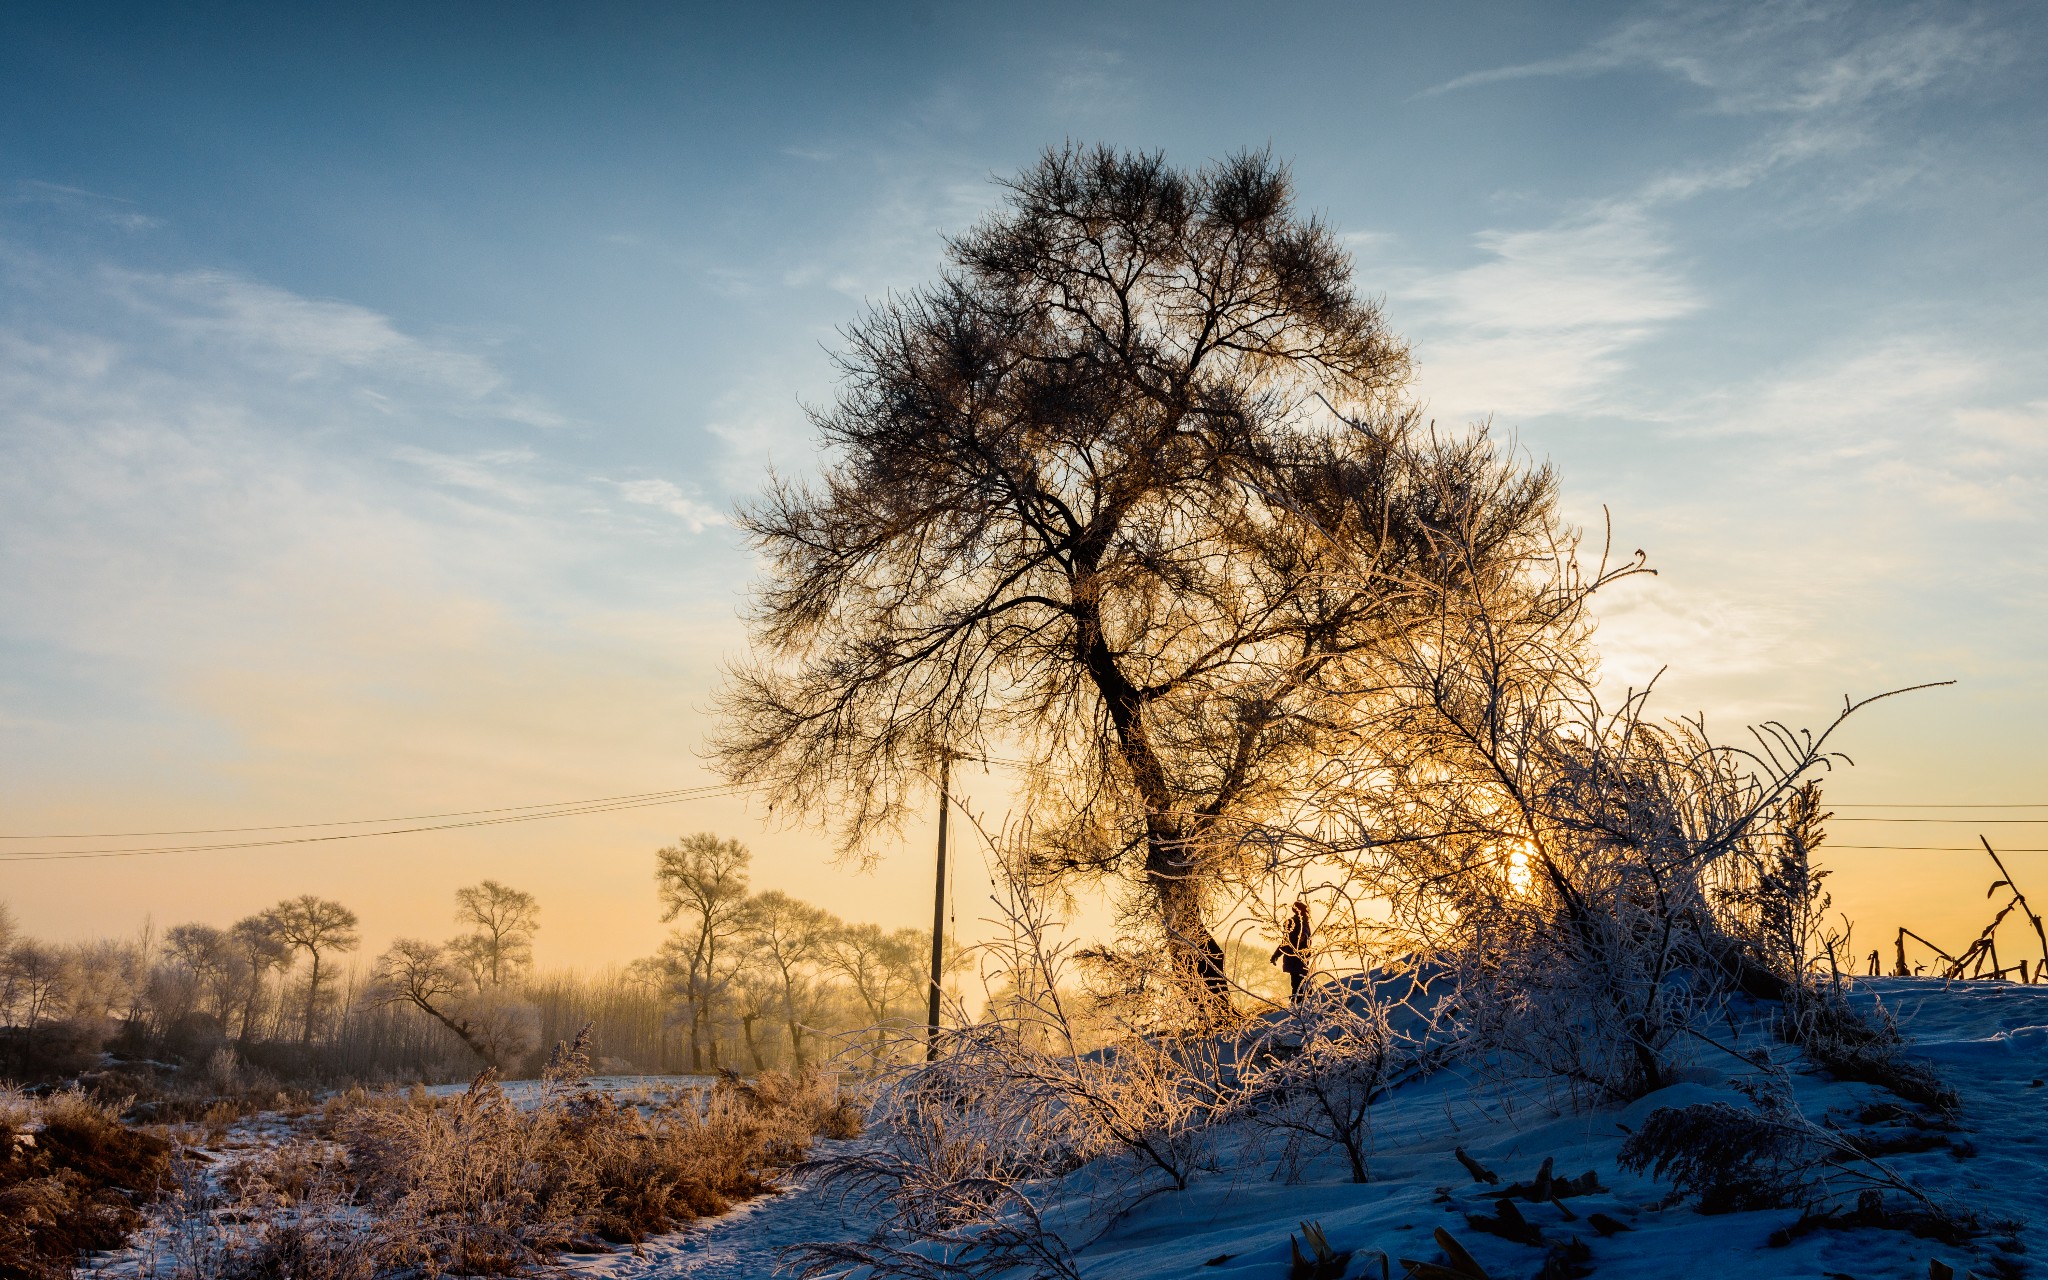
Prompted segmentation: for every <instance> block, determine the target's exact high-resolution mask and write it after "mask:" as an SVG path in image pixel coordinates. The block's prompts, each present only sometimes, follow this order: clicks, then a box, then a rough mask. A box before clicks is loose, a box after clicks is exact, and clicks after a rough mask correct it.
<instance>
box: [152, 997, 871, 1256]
mask: <svg viewBox="0 0 2048 1280" xmlns="http://www.w3.org/2000/svg"><path fill="white" fill-rule="evenodd" d="M588 1066H589V1063H588V1059H587V1057H586V1055H585V1041H583V1040H582V1039H580V1038H579V1040H578V1041H577V1042H576V1043H574V1044H571V1045H564V1046H558V1047H557V1049H556V1051H555V1054H554V1055H553V1057H552V1058H551V1059H550V1061H549V1065H548V1068H547V1071H546V1073H545V1075H544V1078H543V1080H542V1083H541V1088H540V1096H539V1098H538V1099H537V1100H535V1101H534V1102H533V1103H532V1104H531V1105H521V1104H520V1103H519V1102H515V1101H514V1099H513V1098H512V1097H510V1096H508V1095H507V1093H506V1092H505V1090H504V1088H503V1087H502V1086H501V1085H500V1084H499V1083H498V1081H497V1078H496V1075H495V1073H492V1072H488V1071H487V1072H485V1073H484V1074H482V1075H480V1076H478V1077H477V1079H476V1080H475V1081H474V1082H473V1083H472V1084H471V1085H470V1087H469V1089H468V1090H467V1091H465V1092H464V1093H462V1094H460V1095H458V1096H456V1097H453V1098H434V1097H430V1096H429V1095H428V1094H427V1093H426V1092H425V1091H424V1090H421V1089H414V1090H411V1091H409V1092H407V1093H402V1094H401V1093H395V1092H387V1093H369V1092H367V1091H365V1090H362V1089H352V1090H350V1091H348V1092H347V1093H344V1094H340V1095H337V1096H336V1097H335V1098H333V1099H331V1100H330V1101H329V1102H328V1104H327V1106H326V1107H325V1108H323V1110H322V1111H321V1113H320V1114H319V1116H318V1117H317V1118H316V1120H315V1122H314V1128H315V1131H316V1133H318V1134H320V1135H321V1137H320V1138H318V1139H317V1140H311V1141H297V1142H291V1143H286V1144H284V1145H283V1146H280V1147H278V1148H276V1149H275V1150H273V1151H270V1152H268V1153H266V1154H265V1155H263V1156H261V1157H258V1158H257V1159H254V1160H252V1161H249V1162H247V1163H246V1164H244V1165H242V1166H239V1167H238V1168H237V1169H236V1170H234V1172H233V1173H232V1175H231V1176H229V1177H227V1178H224V1179H223V1180H222V1181H223V1183H224V1184H225V1185H224V1187H223V1190H224V1191H226V1192H228V1193H231V1194H233V1195H234V1196H235V1197H236V1198H237V1203H236V1204H234V1205H233V1206H231V1210H232V1212H231V1214H230V1215H229V1216H231V1217H233V1218H236V1219H240V1220H242V1221H244V1222H246V1223H248V1224H250V1225H249V1226H247V1227H246V1228H244V1229H243V1230H242V1232H241V1234H240V1235H239V1236H237V1235H236V1234H234V1233H233V1232H230V1231H227V1230H224V1229H223V1228H222V1227H221V1226H220V1225H219V1221H220V1217H221V1215H220V1214H218V1213H217V1211H216V1210H217V1206H215V1205H213V1204H211V1203H209V1201H208V1198H207V1197H206V1196H205V1195H204V1194H194V1195H188V1197H187V1204H186V1205H185V1206H184V1207H183V1210H184V1211H183V1214H182V1216H181V1220H180V1224H174V1226H173V1228H172V1229H171V1231H170V1232H169V1234H170V1235H171V1236H172V1237H174V1238H176V1239H177V1240H178V1241H179V1242H180V1243H179V1245H178V1247H179V1248H180V1249H182V1250H183V1253H184V1254H185V1255H188V1256H189V1257H191V1258H193V1259H195V1260H196V1261H194V1262H193V1263H191V1264H190V1265H189V1266H182V1264H181V1266H182V1269H181V1270H180V1271H179V1272H178V1274H179V1275H180V1276H184V1275H190V1276H191V1277H194V1280H196V1278H197V1277H199V1276H226V1277H231V1278H240V1277H247V1278H248V1280H255V1278H256V1277H270V1276H290V1277H293V1280H356V1278H357V1277H363V1278H367V1277H371V1276H387V1275H399V1274H403V1275H408V1276H412V1275H418V1276H439V1275H449V1274H457V1275H479V1276H481V1275H512V1274H516V1273H520V1272H523V1271H526V1270H528V1269H531V1268H533V1267H536V1266H542V1265H545V1264H546V1263H548V1262H549V1261H550V1260H551V1259H552V1258H553V1257H554V1256H555V1255H557V1254H559V1253H561V1252H563V1251H565V1250H569V1249H581V1248H594V1247H597V1246H598V1245H599V1243H600V1242H602V1241H609V1242H614V1243H638V1242H640V1241H642V1240H644V1239H646V1238H647V1237H648V1236H650V1235H654V1234H657V1233H660V1232H664V1231H670V1230H673V1229H675V1228H676V1227H678V1226H680V1225H681V1224H683V1223H685V1222H688V1221H690V1220H692V1219H695V1218H699V1217H704V1216H707V1215H710V1214H715V1213H720V1212H723V1211H724V1210H725V1209H727V1208H728V1207H730V1205H731V1204H732V1202H733V1201H735V1200H738V1199H740V1198H742V1197H745V1196H750V1195H754V1194H757V1193H759V1192H761V1191H765V1190H767V1189H768V1185H769V1183H768V1181H767V1179H768V1177H769V1176H770V1175H771V1173H772V1171H773V1170H775V1169H778V1168H782V1167H785V1166H787V1165H790V1164H793V1163H795V1162H796V1161H798V1160H801V1159H802V1158H803V1156H804V1154H805V1152H806V1150H807V1148H808V1146H809V1144H810V1140H811V1138H812V1135H813V1134H815V1133H816V1132H818V1131H820V1130H821V1129H832V1130H837V1131H842V1132H843V1131H845V1130H846V1129H847V1128H848V1126H849V1125H850V1124H851V1123H854V1122H853V1121H851V1120H850V1119H849V1116H848V1114H847V1113H848V1111H849V1108H848V1107H847V1106H846V1104H845V1103H843V1102H842V1100H841V1099H840V1098H839V1095H838V1090H837V1088H836V1087H835V1086H833V1085H832V1084H830V1083H828V1082H826V1081H824V1080H822V1079H820V1078H818V1077H815V1076H808V1075H806V1076H786V1075H781V1074H778V1073H768V1074H765V1075H763V1076H761V1077H760V1078H758V1079H756V1080H753V1081H742V1080H740V1079H739V1078H738V1077H736V1076H729V1077H726V1078H724V1079H721V1080H720V1081H719V1082H718V1083H717V1084H716V1085H714V1086H713V1087H712V1088H711V1089H709V1090H704V1091H701V1092H683V1093H677V1094H672V1095H668V1096H665V1097H660V1098H639V1099H636V1098H631V1097H621V1096H614V1095H612V1094H608V1093H604V1092H600V1091H597V1090H593V1089H590V1088H588V1087H586V1086H585V1085H584V1084H583V1077H584V1075H585V1074H586V1073H587V1071H588Z"/></svg>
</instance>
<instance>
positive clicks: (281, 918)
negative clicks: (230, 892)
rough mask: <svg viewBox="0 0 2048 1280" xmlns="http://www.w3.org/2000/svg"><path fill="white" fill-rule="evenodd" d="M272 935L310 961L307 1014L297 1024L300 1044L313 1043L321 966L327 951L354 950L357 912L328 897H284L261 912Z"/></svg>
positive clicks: (309, 895) (302, 895)
mask: <svg viewBox="0 0 2048 1280" xmlns="http://www.w3.org/2000/svg"><path fill="white" fill-rule="evenodd" d="M263 915H264V918H265V920H266V921H268V923H269V925H270V929H271V932H272V934H273V935H274V936H275V937H276V938H277V939H278V940H279V941H281V942H283V943H284V944H285V945H286V946H288V947H294V948H297V949H298V950H301V951H304V952H305V953H306V955H307V957H308V958H309V959H311V960H312V963H313V967H312V971H311V972H310V973H309V974H308V975H307V976H306V1012H305V1019H304V1021H303V1022H302V1023H301V1024H300V1029H299V1043H300V1044H311V1043H312V1042H313V1020H314V1017H315V1016H316V1015H317V1013H318V1011H319V1006H320V977H321V974H320V967H321V962H322V961H323V960H324V959H325V957H326V956H327V955H328V953H330V952H334V951H353V950H355V948H356V943H357V938H356V924H357V920H356V913H355V912H353V911H350V910H349V909H348V908H347V907H344V906H342V905H341V904H340V903H339V902H335V901H334V900H332V899H330V898H320V897H315V896H314V895H313V894H310V893H305V894H300V895H299V896H298V897H296V898H287V899H285V900H284V901H283V902H280V903H278V904H277V905H276V906H274V907H272V908H270V910H268V911H266V912H264V913H263Z"/></svg>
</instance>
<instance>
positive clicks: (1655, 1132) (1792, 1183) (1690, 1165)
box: [1619, 1102, 1817, 1213]
mask: <svg viewBox="0 0 2048 1280" xmlns="http://www.w3.org/2000/svg"><path fill="white" fill-rule="evenodd" d="M1619 1162H1620V1164H1621V1167H1622V1168H1624V1169H1627V1170H1629V1171H1631V1172H1634V1173H1642V1172H1645V1171H1647V1172H1648V1173H1649V1174H1650V1176H1651V1177H1654V1178H1659V1179H1662V1180H1664V1181H1667V1182H1669V1183H1671V1185H1672V1186H1673V1187H1674V1188H1676V1189H1677V1190H1678V1191H1679V1192H1681V1193H1683V1194H1685V1195H1687V1196H1690V1197H1692V1198H1694V1199H1695V1200H1696V1201H1697V1202H1698V1205H1699V1211H1700V1212H1701V1213H1740V1212H1742V1211H1744V1210H1748V1209H1777V1208H1782V1207H1784V1206H1786V1205H1790V1204H1796V1203H1799V1202H1801V1201H1802V1200H1803V1199H1804V1198H1805V1196H1806V1192H1807V1188H1808V1184H1809V1182H1810V1180H1811V1177H1812V1172H1813V1169H1814V1167H1815V1165H1816V1163H1817V1161H1816V1159H1815V1157H1814V1155H1813V1153H1812V1152H1811V1150H1810V1144H1809V1143H1808V1141H1807V1139H1806V1134H1805V1131H1804V1129H1803V1128H1802V1127H1800V1126H1796V1125H1793V1124H1791V1123H1788V1122H1787V1120H1786V1118H1785V1117H1784V1116H1783V1115H1780V1114H1773V1113H1770V1112H1765V1111H1758V1110H1753V1109H1750V1108H1747V1107H1739V1106H1736V1105H1734V1104H1732V1103H1726V1102H1702V1103H1696V1104H1694V1105H1692V1106H1689V1107H1660V1108H1658V1109H1657V1110H1655V1111H1652V1112H1651V1113H1650V1114H1649V1116H1648V1117H1646V1118H1645V1119H1644V1120H1643V1123H1642V1124H1641V1125H1640V1126H1639V1127H1638V1128H1637V1129H1636V1131H1635V1132H1634V1133H1632V1134H1630V1135H1629V1139H1628V1141H1627V1142H1625V1143H1623V1144H1622V1147H1621V1154H1620V1156H1619Z"/></svg>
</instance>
